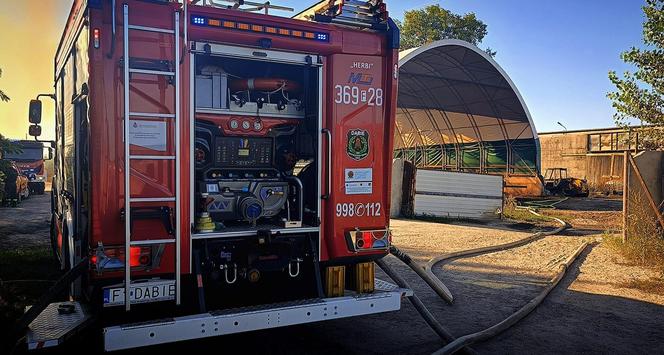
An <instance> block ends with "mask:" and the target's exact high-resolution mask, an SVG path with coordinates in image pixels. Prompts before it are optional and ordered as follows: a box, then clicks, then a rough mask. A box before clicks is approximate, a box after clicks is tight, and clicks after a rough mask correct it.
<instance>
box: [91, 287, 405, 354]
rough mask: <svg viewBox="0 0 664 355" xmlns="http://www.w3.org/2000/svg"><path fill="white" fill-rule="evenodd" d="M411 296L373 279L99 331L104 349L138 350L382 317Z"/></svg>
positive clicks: (400, 289)
mask: <svg viewBox="0 0 664 355" xmlns="http://www.w3.org/2000/svg"><path fill="white" fill-rule="evenodd" d="M412 295H413V291H411V290H409V289H403V288H399V287H397V286H396V285H393V284H391V283H389V282H385V281H381V280H378V279H376V282H375V291H374V292H373V293H371V294H361V295H357V294H354V293H352V292H349V293H347V295H346V296H343V297H334V298H323V299H316V298H315V299H308V300H302V301H295V302H283V303H274V304H267V305H261V306H253V307H244V308H235V309H228V310H223V311H213V312H207V313H201V314H194V315H189V316H183V317H176V318H168V319H159V320H154V321H150V322H143V323H134V324H125V325H119V326H114V327H108V328H104V350H106V351H114V350H122V349H131V348H136V347H141V346H148V345H157V344H164V343H171V342H176V341H183V340H192V339H200V338H207V337H212V336H218V335H225V334H234V333H242V332H248V331H254V330H260V329H270V328H278V327H285V326H290V325H296V324H305V323H313V322H319V321H323V320H330V319H340V318H346V317H354V316H361V315H368V314H376V313H382V312H391V311H398V310H399V309H400V308H401V298H402V297H407V296H412Z"/></svg>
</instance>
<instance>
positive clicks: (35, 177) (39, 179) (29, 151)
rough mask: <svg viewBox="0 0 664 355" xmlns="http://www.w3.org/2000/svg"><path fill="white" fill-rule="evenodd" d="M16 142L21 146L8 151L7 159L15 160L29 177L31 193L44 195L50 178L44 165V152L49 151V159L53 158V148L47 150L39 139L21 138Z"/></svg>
mask: <svg viewBox="0 0 664 355" xmlns="http://www.w3.org/2000/svg"><path fill="white" fill-rule="evenodd" d="M14 143H15V144H16V145H17V146H18V147H19V150H18V151H16V152H10V153H6V154H5V159H9V160H12V161H14V163H16V166H17V167H18V168H19V170H20V171H21V173H22V174H23V175H25V176H26V177H27V178H28V187H29V189H30V194H32V195H43V194H44V191H45V190H46V181H47V179H48V175H47V173H46V169H45V167H44V161H45V159H44V152H45V151H46V152H48V158H47V159H51V158H52V157H51V155H52V153H51V148H46V150H45V147H44V143H43V142H38V141H30V140H20V141H14Z"/></svg>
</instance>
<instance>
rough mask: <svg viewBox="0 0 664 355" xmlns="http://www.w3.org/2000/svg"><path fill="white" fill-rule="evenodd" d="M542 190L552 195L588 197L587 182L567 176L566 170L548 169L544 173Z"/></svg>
mask: <svg viewBox="0 0 664 355" xmlns="http://www.w3.org/2000/svg"><path fill="white" fill-rule="evenodd" d="M544 188H545V189H546V190H547V191H548V192H549V193H551V194H553V195H563V196H571V197H575V196H578V197H588V195H589V193H590V189H589V187H588V181H587V180H585V179H579V178H574V177H569V176H567V169H566V168H549V169H546V172H545V173H544Z"/></svg>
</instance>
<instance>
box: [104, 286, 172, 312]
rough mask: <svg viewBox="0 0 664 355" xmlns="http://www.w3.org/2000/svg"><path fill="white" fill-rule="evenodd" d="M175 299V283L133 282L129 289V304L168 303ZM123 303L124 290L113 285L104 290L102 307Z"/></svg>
mask: <svg viewBox="0 0 664 355" xmlns="http://www.w3.org/2000/svg"><path fill="white" fill-rule="evenodd" d="M173 299H175V281H173V280H146V281H134V282H132V284H131V288H130V289H129V301H130V302H131V304H137V303H148V302H159V301H168V300H173ZM124 303H125V289H124V287H123V286H120V285H115V286H110V287H106V288H104V307H109V306H119V305H123V304H124Z"/></svg>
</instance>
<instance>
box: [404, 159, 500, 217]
mask: <svg viewBox="0 0 664 355" xmlns="http://www.w3.org/2000/svg"><path fill="white" fill-rule="evenodd" d="M502 207H503V177H502V176H500V175H484V174H469V173H459V172H452V171H440V170H423V169H418V170H417V174H416V177H415V202H414V209H415V211H414V212H415V215H420V216H423V215H427V216H435V217H450V218H473V219H488V218H499V217H500V215H499V214H498V213H497V211H499V210H501V209H502Z"/></svg>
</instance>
